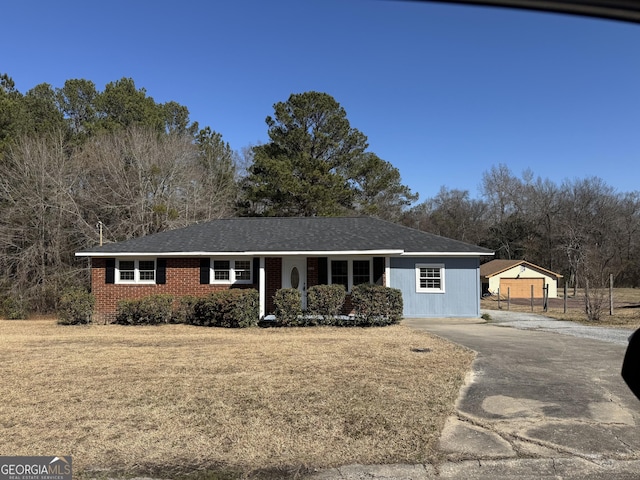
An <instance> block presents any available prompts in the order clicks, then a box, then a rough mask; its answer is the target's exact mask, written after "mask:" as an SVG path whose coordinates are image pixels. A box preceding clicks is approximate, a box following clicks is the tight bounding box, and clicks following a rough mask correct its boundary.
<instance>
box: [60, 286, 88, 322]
mask: <svg viewBox="0 0 640 480" xmlns="http://www.w3.org/2000/svg"><path fill="white" fill-rule="evenodd" d="M94 304H95V298H94V297H93V295H92V294H91V293H89V292H87V291H86V290H82V289H79V288H74V289H71V290H68V291H67V292H65V293H64V294H63V295H62V297H61V298H60V303H59V305H58V323H59V324H60V325H83V324H87V323H91V315H92V314H93V306H94Z"/></svg>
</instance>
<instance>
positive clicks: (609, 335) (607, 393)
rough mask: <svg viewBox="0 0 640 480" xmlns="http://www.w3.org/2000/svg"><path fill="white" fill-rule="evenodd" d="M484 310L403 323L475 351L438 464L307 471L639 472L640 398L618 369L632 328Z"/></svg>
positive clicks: (482, 478)
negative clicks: (476, 315) (481, 314)
mask: <svg viewBox="0 0 640 480" xmlns="http://www.w3.org/2000/svg"><path fill="white" fill-rule="evenodd" d="M486 313H489V315H491V317H492V320H491V321H490V322H484V321H483V320H480V319H421V320H405V321H404V322H403V323H404V324H406V325H408V326H410V327H412V328H415V329H417V330H422V331H425V332H429V333H433V334H436V335H439V336H441V337H444V338H446V339H448V340H451V341H453V342H455V343H458V344H460V345H463V346H465V347H467V348H470V349H472V350H474V351H476V352H477V357H476V360H475V362H474V364H473V371H472V372H471V374H470V375H469V376H468V379H467V383H466V385H465V386H464V387H463V388H462V390H461V392H460V396H459V398H458V401H457V405H456V412H455V414H454V415H453V416H451V417H450V418H449V419H448V420H447V423H446V425H445V428H444V430H443V432H442V435H441V438H440V444H439V448H440V452H441V458H442V461H441V462H440V463H438V464H437V465H431V464H425V465H348V466H344V467H339V468H335V469H329V470H325V471H323V472H318V473H316V474H314V475H311V476H309V477H308V478H310V479H314V480H333V479H341V480H356V479H357V480H360V479H385V480H400V479H403V480H427V479H469V480H474V479H475V480H494V479H518V480H538V479H555V480H566V479H575V480H577V479H581V480H582V479H591V480H596V479H598V480H600V479H601V480H611V479H623V480H624V479H629V480H631V479H640V401H638V399H636V398H635V396H633V394H632V393H631V392H630V391H629V390H628V388H627V386H626V385H625V383H624V381H623V380H622V378H621V376H620V370H621V367H622V359H623V357H624V352H625V350H626V345H627V338H628V336H629V335H630V334H631V331H629V330H622V329H608V328H600V327H584V326H582V325H579V324H575V323H572V322H558V321H556V320H550V319H547V318H546V317H543V316H540V315H533V314H526V313H516V312H505V311H488V312H486ZM639 368H640V366H639Z"/></svg>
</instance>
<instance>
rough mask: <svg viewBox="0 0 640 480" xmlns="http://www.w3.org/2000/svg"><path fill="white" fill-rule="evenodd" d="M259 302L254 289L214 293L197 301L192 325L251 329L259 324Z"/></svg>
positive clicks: (194, 306)
mask: <svg viewBox="0 0 640 480" xmlns="http://www.w3.org/2000/svg"><path fill="white" fill-rule="evenodd" d="M259 301H260V296H259V294H258V291H257V290H254V289H247V290H240V289H231V290H222V291H219V292H213V293H211V294H209V295H207V296H206V297H202V298H199V299H198V300H196V302H195V303H194V305H193V316H192V317H191V322H190V323H191V324H192V325H200V326H204V327H227V328H245V327H251V326H254V325H257V324H258V315H259V313H260V306H259Z"/></svg>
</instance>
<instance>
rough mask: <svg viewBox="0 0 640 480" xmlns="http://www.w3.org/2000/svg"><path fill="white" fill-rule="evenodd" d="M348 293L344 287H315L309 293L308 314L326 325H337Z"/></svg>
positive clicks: (335, 285)
mask: <svg viewBox="0 0 640 480" xmlns="http://www.w3.org/2000/svg"><path fill="white" fill-rule="evenodd" d="M346 296H347V292H346V291H345V289H344V285H340V284H333V285H315V286H313V287H310V288H309V291H308V292H307V313H308V314H309V315H311V316H312V317H316V318H320V319H321V323H322V324H324V325H333V324H335V318H336V316H338V315H340V313H341V312H342V307H343V305H344V300H345V297H346Z"/></svg>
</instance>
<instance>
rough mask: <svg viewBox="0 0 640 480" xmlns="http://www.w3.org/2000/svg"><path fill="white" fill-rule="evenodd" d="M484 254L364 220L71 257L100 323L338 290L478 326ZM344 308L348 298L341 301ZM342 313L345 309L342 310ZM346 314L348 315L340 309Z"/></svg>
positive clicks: (246, 230)
mask: <svg viewBox="0 0 640 480" xmlns="http://www.w3.org/2000/svg"><path fill="white" fill-rule="evenodd" d="M486 255H493V252H492V251H490V250H487V249H484V248H481V247H477V246H474V245H469V244H466V243H463V242H459V241H456V240H451V239H448V238H444V237H440V236H437V235H433V234H430V233H426V232H422V231H419V230H415V229H412V228H408V227H404V226H400V225H396V224H393V223H390V222H387V221H383V220H379V219H375V218H369V217H347V218H345V217H302V218H294V217H288V218H276V217H250V218H231V219H223V220H212V221H209V222H205V223H200V224H195V225H191V226H188V227H184V228H180V229H176V230H171V231H166V232H162V233H157V234H154V235H148V236H145V237H141V238H134V239H131V240H127V241H123V242H118V243H110V244H105V245H103V246H98V247H95V248H89V249H87V250H83V251H81V252H77V253H76V256H79V257H88V258H90V262H91V290H92V292H93V294H94V296H95V299H96V306H95V315H96V317H97V319H99V320H105V321H108V320H110V319H112V318H114V314H115V312H116V305H117V302H118V301H119V300H122V299H135V298H141V297H144V296H147V295H151V294H170V295H174V296H176V297H179V296H182V295H205V294H207V293H210V292H212V291H215V290H221V289H229V288H255V289H257V290H258V292H259V297H260V316H261V317H264V316H265V315H268V314H270V313H272V312H273V310H274V306H273V296H274V294H275V293H276V291H277V290H278V289H280V288H297V289H298V290H300V292H301V293H302V298H303V307H304V304H305V300H306V295H305V294H306V290H307V289H308V288H309V287H311V286H314V285H319V284H332V283H341V284H343V285H344V286H345V288H346V289H347V292H349V291H350V290H351V288H352V287H353V286H354V285H357V284H360V283H375V284H379V285H386V286H389V287H394V288H398V289H400V290H401V291H402V295H403V302H404V316H405V317H407V318H411V317H413V318H420V317H478V316H480V300H479V299H480V293H481V291H480V280H479V279H480V275H479V269H480V257H482V256H486ZM347 298H348V297H347ZM347 303H348V302H347ZM346 308H347V309H348V305H347V307H346Z"/></svg>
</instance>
